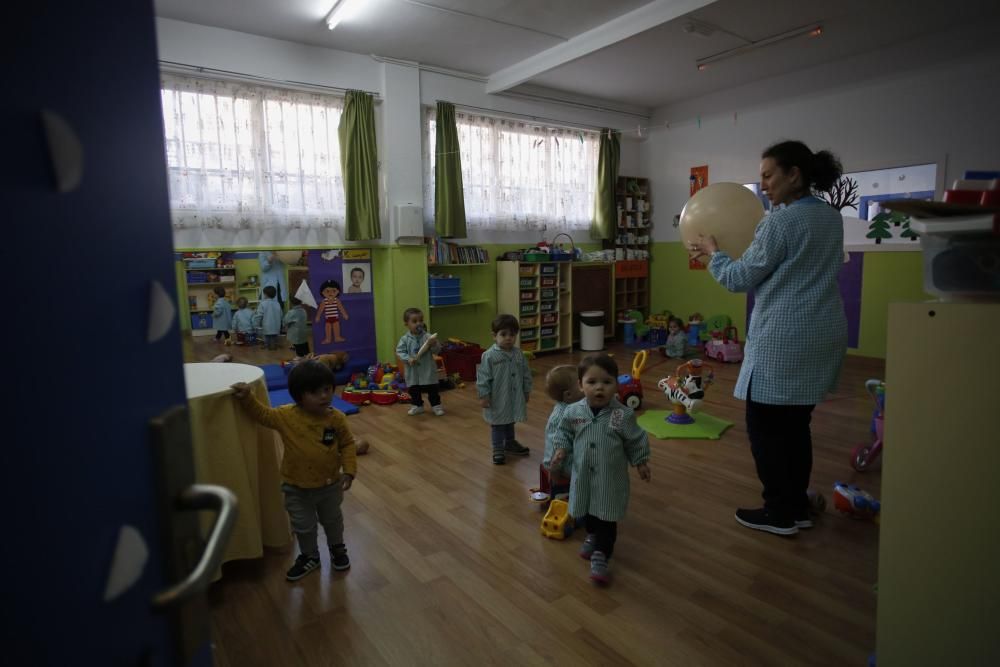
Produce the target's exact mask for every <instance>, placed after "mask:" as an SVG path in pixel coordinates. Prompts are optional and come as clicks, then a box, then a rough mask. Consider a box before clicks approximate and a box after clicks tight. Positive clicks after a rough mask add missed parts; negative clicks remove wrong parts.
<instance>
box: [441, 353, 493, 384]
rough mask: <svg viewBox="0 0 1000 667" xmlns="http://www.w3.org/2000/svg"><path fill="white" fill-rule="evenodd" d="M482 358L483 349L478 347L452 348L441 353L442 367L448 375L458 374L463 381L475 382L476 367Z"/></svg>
mask: <svg viewBox="0 0 1000 667" xmlns="http://www.w3.org/2000/svg"><path fill="white" fill-rule="evenodd" d="M482 356H483V348H481V347H479V346H478V345H466V346H465V347H457V348H452V349H450V350H444V351H442V352H441V358H442V359H444V365H445V367H446V368H447V369H448V372H449V373H458V376H459V377H460V378H462V379H463V380H467V381H475V379H476V365H478V364H479V360H480V359H481V358H482Z"/></svg>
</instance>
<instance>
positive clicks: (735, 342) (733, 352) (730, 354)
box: [705, 327, 743, 363]
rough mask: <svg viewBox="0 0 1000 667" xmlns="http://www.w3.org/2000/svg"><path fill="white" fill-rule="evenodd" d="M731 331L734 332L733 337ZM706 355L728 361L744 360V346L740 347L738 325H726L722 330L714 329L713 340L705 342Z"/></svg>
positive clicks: (717, 359)
mask: <svg viewBox="0 0 1000 667" xmlns="http://www.w3.org/2000/svg"><path fill="white" fill-rule="evenodd" d="M730 331H732V332H733V335H732V337H731V338H730V336H729V332H730ZM705 356H706V357H711V358H712V359H715V360H716V361H724V362H726V363H736V362H737V361H743V348H742V347H740V337H739V332H737V331H736V327H726V328H725V330H724V331H721V332H720V331H713V332H712V340H710V341H708V342H707V343H705Z"/></svg>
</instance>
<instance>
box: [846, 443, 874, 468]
mask: <svg viewBox="0 0 1000 667" xmlns="http://www.w3.org/2000/svg"><path fill="white" fill-rule="evenodd" d="M871 450H872V448H871V445H858V446H857V447H855V448H854V450H853V451H852V452H851V467H853V468H854V469H855V470H857V471H858V472H864V471H865V470H868V464H869V463H871V461H869V460H868V456H869V455H870V454H871Z"/></svg>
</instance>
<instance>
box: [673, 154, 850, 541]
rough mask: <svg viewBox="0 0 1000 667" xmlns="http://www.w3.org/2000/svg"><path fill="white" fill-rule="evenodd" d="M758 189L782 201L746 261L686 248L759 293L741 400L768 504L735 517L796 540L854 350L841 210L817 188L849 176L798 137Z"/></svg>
mask: <svg viewBox="0 0 1000 667" xmlns="http://www.w3.org/2000/svg"><path fill="white" fill-rule="evenodd" d="M761 159H762V161H761V164H760V180H761V188H762V190H763V192H765V193H766V195H767V197H768V199H770V200H771V203H772V205H777V204H784V205H785V206H784V207H783V208H781V209H779V210H775V211H772V212H771V213H770V214H769V215H767V216H765V217H764V219H763V220H761V221H760V223H759V224H758V225H757V230H756V232H755V234H754V239H753V242H752V243H751V244H750V247H749V248H747V251H746V252H745V253H744V254H743V256H742V257H741V258H740V259H736V260H734V259H733V258H732V257H730V256H729V255H727V254H726V253H725V252H722V251H721V250H719V248H718V245H717V244H716V241H715V238H714V237H711V236H709V237H707V238H706V237H702V236H700V237H699V238H698V241H696V242H694V243H691V244H689V247H688V249H689V250H690V251H691V253H692V255H693V256H694V257H703V256H706V255H707V256H709V257H711V260H710V261H709V263H708V268H709V271H711V273H712V275H713V276H714V277H715V279H716V280H718V281H719V284H721V285H722V286H723V287H725V288H726V289H728V290H729V291H731V292H746V291H749V290H751V289H752V290H754V297H755V302H754V309H753V314H752V317H751V320H750V328H749V331H748V332H747V343H746V352H745V359H744V360H743V366H742V368H741V369H740V376H739V380H738V381H737V383H736V389H735V392H734V395H735V396H736V398H739V399H742V400H745V401H746V406H747V407H746V421H747V433H748V435H749V437H750V448H751V451H752V452H753V458H754V463H755V464H756V467H757V476H758V477H759V478H760V481H761V483H762V484H763V485H764V491H763V494H762V495H763V497H764V506H763V507H761V508H759V509H739V510H737V511H736V520H737V521H738V522H739V523H740V524H742V525H744V526H746V527H747V528H753V529H756V530H763V531H767V532H770V533H775V534H778V535H794V534H795V533H797V532H798V531H799V529H800V528H811V527H812V520H811V519H810V515H809V500H808V497H807V496H806V490H807V489H808V487H809V476H810V474H811V472H812V439H811V435H810V431H809V422H810V419H811V416H812V411H813V408H814V407H815V405H816V403H818V402H819V401H821V400H822V399H823V397H824V396H825V395H826V394H827V393H828V392H830V391H832V390H833V389H834V388H835V387H836V384H837V376H838V375H839V373H840V367H841V364H842V363H843V360H844V354H845V352H846V349H847V319H846V317H845V316H844V305H843V303H842V302H841V299H840V290H839V287H838V285H837V275H838V273H839V272H840V267H841V264H842V262H843V255H844V228H843V220H842V218H841V216H840V213H839V212H838V211H837V210H836V209H834V208H832V207H830V206H829V205H828V204H826V203H825V202H824V201H822V200H820V199H817V198H816V197H814V196H813V195H812V193H813V192H819V191H828V190H830V188H832V187H833V185H834V183H836V182H837V180H838V179H839V178H840V175H841V173H842V171H843V169H842V167H841V166H840V162H839V161H838V160H837V158H836V157H835V156H834V155H833V154H831V153H830V152H829V151H820V152H818V153H813V152H812V151H811V150H810V149H809V148H808V147H807V146H806V145H805V144H803V143H802V142H800V141H785V142H782V143H779V144H775V145H774V146H771V147H770V148H768V149H767V150H766V151H764V153H763V155H762V156H761Z"/></svg>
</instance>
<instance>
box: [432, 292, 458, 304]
mask: <svg viewBox="0 0 1000 667" xmlns="http://www.w3.org/2000/svg"><path fill="white" fill-rule="evenodd" d="M430 301H431V305H432V306H457V305H458V304H460V303H462V296H461V295H460V294H454V295H447V296H442V295H435V294H431V295H430Z"/></svg>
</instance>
